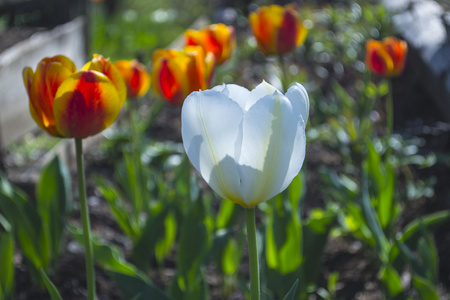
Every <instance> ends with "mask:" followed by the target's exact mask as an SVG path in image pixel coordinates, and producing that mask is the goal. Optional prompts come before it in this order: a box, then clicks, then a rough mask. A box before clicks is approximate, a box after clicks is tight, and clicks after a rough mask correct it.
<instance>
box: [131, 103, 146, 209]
mask: <svg viewBox="0 0 450 300" xmlns="http://www.w3.org/2000/svg"><path fill="white" fill-rule="evenodd" d="M128 103H129V107H128V108H129V109H128V119H129V123H130V143H131V155H132V157H133V169H134V172H135V174H136V175H135V176H136V178H135V182H134V201H133V204H134V212H135V214H136V216H138V215H139V214H140V212H141V210H142V206H143V200H142V172H141V167H140V166H141V164H140V152H139V147H138V145H137V143H138V140H139V137H138V131H137V130H136V125H135V115H136V111H137V99H130V100H129V102H128ZM132 184H133V183H132Z"/></svg>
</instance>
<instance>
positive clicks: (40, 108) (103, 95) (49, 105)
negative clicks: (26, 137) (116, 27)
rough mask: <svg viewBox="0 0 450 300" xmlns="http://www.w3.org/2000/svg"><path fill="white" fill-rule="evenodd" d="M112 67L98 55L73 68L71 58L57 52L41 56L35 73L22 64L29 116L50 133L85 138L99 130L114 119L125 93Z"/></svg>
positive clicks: (120, 78) (118, 75)
mask: <svg viewBox="0 0 450 300" xmlns="http://www.w3.org/2000/svg"><path fill="white" fill-rule="evenodd" d="M89 67H92V68H93V69H98V70H99V71H95V70H87V68H89ZM112 67H113V68H111V64H110V63H109V62H108V60H104V59H103V57H101V56H97V57H96V58H94V60H93V61H92V62H91V63H88V64H87V65H86V66H85V67H84V70H82V71H79V72H76V67H75V64H74V63H73V62H72V61H71V60H70V59H68V58H67V57H65V56H62V55H58V56H55V57H51V58H47V57H46V58H44V59H42V60H41V61H40V62H39V64H38V67H37V68H36V72H34V73H33V70H32V69H31V68H30V67H26V68H24V69H23V78H24V83H25V87H26V89H27V92H28V97H29V100H30V112H31V116H32V117H33V119H34V120H35V121H36V123H37V124H38V125H39V126H40V127H41V128H42V129H44V130H45V131H47V132H48V133H49V134H51V135H53V136H57V137H67V138H71V137H75V138H85V137H88V136H90V135H94V134H97V133H99V132H100V131H102V130H103V129H105V128H106V127H108V126H109V125H111V123H112V122H113V121H114V120H115V119H116V117H117V116H118V114H119V111H120V108H121V107H122V105H123V101H122V97H123V96H122V95H125V93H126V91H125V84H124V83H123V79H122V77H121V75H120V73H119V71H118V70H117V69H115V67H114V66H112ZM114 69H115V71H114ZM102 72H105V73H102ZM111 79H113V81H112V80H111Z"/></svg>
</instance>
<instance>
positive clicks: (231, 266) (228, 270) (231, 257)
mask: <svg viewBox="0 0 450 300" xmlns="http://www.w3.org/2000/svg"><path fill="white" fill-rule="evenodd" d="M242 244H243V243H238V242H237V241H236V240H235V239H232V238H229V239H228V241H227V244H226V246H225V249H224V251H223V254H222V270H223V273H224V274H225V275H232V274H235V273H236V272H237V271H238V269H239V263H240V261H241V257H242V248H243V247H242V246H243V245H242Z"/></svg>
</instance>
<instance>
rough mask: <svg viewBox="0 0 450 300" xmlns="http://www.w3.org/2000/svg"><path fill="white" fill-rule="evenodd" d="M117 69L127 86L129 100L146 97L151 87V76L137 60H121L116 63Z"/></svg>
mask: <svg viewBox="0 0 450 300" xmlns="http://www.w3.org/2000/svg"><path fill="white" fill-rule="evenodd" d="M115 65H116V67H117V69H118V70H119V71H120V73H121V74H122V77H123V79H124V81H125V85H126V86H127V95H128V98H137V97H142V96H144V95H145V94H146V93H147V91H148V89H149V87H150V75H149V74H148V72H147V70H146V69H145V66H144V65H142V64H141V63H139V62H138V61H137V60H135V59H133V60H119V61H116V62H115Z"/></svg>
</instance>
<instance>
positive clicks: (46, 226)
mask: <svg viewBox="0 0 450 300" xmlns="http://www.w3.org/2000/svg"><path fill="white" fill-rule="evenodd" d="M69 182H70V181H69V171H68V169H67V166H65V165H64V163H62V161H61V160H60V159H59V158H58V157H57V156H56V157H55V158H54V159H53V160H52V161H51V162H50V163H49V164H48V165H47V166H45V167H44V168H43V169H42V172H41V177H40V179H39V182H38V184H37V189H36V203H35V204H34V203H32V202H31V201H30V200H29V198H28V196H27V195H26V194H25V193H24V192H22V191H21V190H19V189H18V188H16V187H14V186H13V185H11V183H9V181H8V180H7V179H6V178H5V177H4V176H3V175H2V176H1V177H0V214H2V215H3V216H4V217H5V219H4V221H5V222H2V225H3V226H6V227H5V229H6V228H7V227H8V226H7V225H6V224H8V223H9V224H10V225H11V226H10V231H11V232H12V233H14V236H15V237H16V239H17V240H18V245H19V246H20V249H21V250H22V253H23V254H24V256H25V258H26V262H27V264H28V265H29V270H30V274H31V275H32V277H33V278H34V280H35V281H36V282H37V283H39V284H41V285H45V287H46V288H47V290H48V291H49V293H50V295H51V297H52V299H62V298H61V296H60V295H59V293H58V291H57V290H56V288H55V287H54V285H53V283H52V282H51V281H50V279H49V278H48V276H47V273H48V272H51V269H52V268H53V267H55V264H56V263H57V261H58V258H59V254H60V252H61V250H62V246H63V242H64V228H65V225H66V218H67V212H68V210H67V207H68V204H69V202H70V197H71V188H70V183H69ZM6 222H8V223H6ZM2 238H5V239H6V237H2ZM6 245H7V244H5V247H7V246H6ZM2 250H3V251H5V250H6V248H3V246H2ZM3 251H2V253H4V254H5V255H6V254H7V252H3ZM2 263H5V264H6V266H8V260H7V259H5V261H3V260H2ZM7 270H8V267H5V272H8V271H7ZM5 278H7V277H5ZM5 280H6V279H5Z"/></svg>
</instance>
